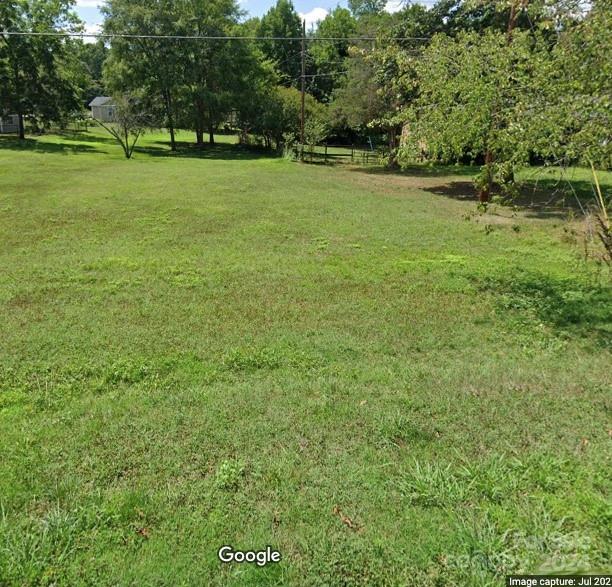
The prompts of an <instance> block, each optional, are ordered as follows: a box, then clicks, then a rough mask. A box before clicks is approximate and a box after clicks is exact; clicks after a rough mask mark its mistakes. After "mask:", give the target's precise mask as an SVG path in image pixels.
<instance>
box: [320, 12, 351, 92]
mask: <svg viewBox="0 0 612 587" xmlns="http://www.w3.org/2000/svg"><path fill="white" fill-rule="evenodd" d="M356 32H357V21H356V19H355V18H354V17H353V15H352V14H351V13H350V11H349V10H347V9H346V8H341V7H340V6H338V7H336V8H334V9H333V10H332V11H331V12H330V13H329V14H328V15H327V16H326V17H325V18H324V19H323V20H322V21H321V22H320V23H319V26H318V28H317V30H316V31H315V33H314V34H313V40H312V41H311V42H310V47H309V54H310V57H311V59H312V66H313V68H314V73H313V74H311V75H312V78H311V79H312V84H311V92H312V93H313V94H314V95H316V96H317V97H318V98H319V99H321V100H322V101H324V102H327V101H329V99H330V98H331V95H332V92H333V90H334V88H336V87H338V86H339V85H340V82H341V81H342V79H343V77H344V76H345V75H346V74H345V70H346V59H347V58H348V56H349V47H350V45H351V41H350V39H351V37H354V36H355V34H356ZM323 39H331V40H323Z"/></svg>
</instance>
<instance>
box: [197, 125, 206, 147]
mask: <svg viewBox="0 0 612 587" xmlns="http://www.w3.org/2000/svg"><path fill="white" fill-rule="evenodd" d="M203 144H204V129H203V128H199V127H198V128H196V145H197V146H198V147H201V146H202V145H203Z"/></svg>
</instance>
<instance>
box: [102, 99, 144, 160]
mask: <svg viewBox="0 0 612 587" xmlns="http://www.w3.org/2000/svg"><path fill="white" fill-rule="evenodd" d="M113 102H114V104H115V113H114V116H113V122H109V123H104V122H102V121H100V120H97V121H96V122H97V123H98V124H99V125H100V126H101V127H102V128H104V130H106V131H107V132H108V133H109V134H110V135H112V136H113V137H114V138H115V139H116V140H117V142H118V143H119V144H120V145H121V148H122V149H123V154H124V155H125V158H126V159H131V158H132V154H133V153H134V148H135V147H136V143H137V142H138V139H139V138H140V137H141V136H142V134H143V133H144V132H145V131H146V130H147V128H149V127H150V126H151V122H152V121H151V116H150V114H149V112H148V108H147V107H146V106H145V105H143V103H142V102H141V101H140V100H139V98H137V97H136V96H129V95H116V96H115V97H114V98H113Z"/></svg>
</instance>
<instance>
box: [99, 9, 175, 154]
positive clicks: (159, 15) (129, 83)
mask: <svg viewBox="0 0 612 587" xmlns="http://www.w3.org/2000/svg"><path fill="white" fill-rule="evenodd" d="M177 7H178V4H177V3H175V2H172V1H171V0H108V2H107V4H106V5H104V7H103V9H102V10H103V13H104V15H105V21H104V30H105V31H106V32H107V33H110V34H133V35H177V34H180V28H179V27H178V18H179V14H178V13H177ZM184 52H185V47H184V46H183V45H181V43H180V41H178V40H171V39H154V38H121V37H117V38H114V39H113V40H112V42H111V51H110V55H109V59H108V60H107V62H106V69H105V78H106V82H107V84H108V86H109V88H110V90H111V92H138V93H140V94H141V95H143V96H146V97H147V102H148V108H149V110H150V111H151V112H155V111H157V112H158V115H157V118H159V120H160V122H161V124H162V126H165V127H166V128H167V129H168V131H169V132H170V143H171V148H172V150H175V149H176V140H175V125H176V118H177V115H178V114H177V103H176V102H177V99H178V98H177V95H178V94H179V91H180V88H181V86H182V83H183V73H184V62H185V55H184Z"/></svg>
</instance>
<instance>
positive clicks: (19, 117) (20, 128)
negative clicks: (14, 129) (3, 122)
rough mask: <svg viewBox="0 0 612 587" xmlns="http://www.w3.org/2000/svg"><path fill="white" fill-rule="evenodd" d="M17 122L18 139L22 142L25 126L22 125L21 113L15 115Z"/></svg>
mask: <svg viewBox="0 0 612 587" xmlns="http://www.w3.org/2000/svg"><path fill="white" fill-rule="evenodd" d="M17 120H18V125H19V138H20V139H21V140H22V141H23V140H24V139H25V124H24V123H23V114H22V113H21V112H19V113H18V114H17Z"/></svg>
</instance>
